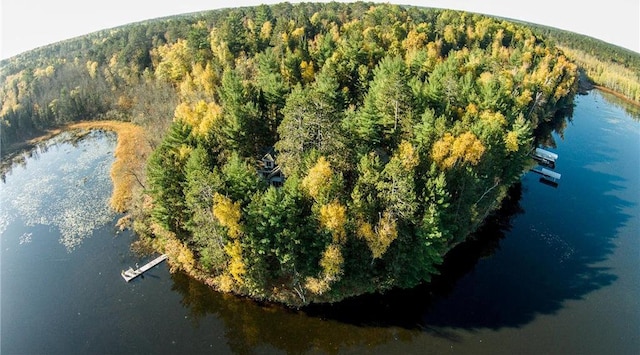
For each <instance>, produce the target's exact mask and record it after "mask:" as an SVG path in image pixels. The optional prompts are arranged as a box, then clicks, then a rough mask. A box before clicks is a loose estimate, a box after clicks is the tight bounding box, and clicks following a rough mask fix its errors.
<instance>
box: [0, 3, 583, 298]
mask: <svg viewBox="0 0 640 355" xmlns="http://www.w3.org/2000/svg"><path fill="white" fill-rule="evenodd" d="M131 40H135V42H129V41H131ZM131 43H134V44H131ZM66 45H68V46H71V47H73V51H71V52H70V53H73V57H72V55H71V54H70V55H67V56H65V57H61V58H60V59H59V60H58V61H57V62H54V63H52V64H50V65H49V64H48V63H49V62H47V61H44V62H43V63H44V64H47V66H38V67H37V68H36V69H30V68H28V67H24V66H23V65H22V64H21V63H20V62H19V61H12V62H10V63H8V65H7V66H6V68H3V75H5V76H4V84H3V88H2V90H3V91H2V97H3V105H2V111H1V112H0V115H1V117H2V124H3V131H2V137H3V138H2V139H3V144H5V142H11V141H15V140H18V139H19V138H20V137H19V135H20V132H22V131H21V128H20V127H21V126H24V125H26V126H30V127H32V128H39V129H42V128H46V127H48V125H52V124H53V123H54V122H58V123H59V122H65V121H67V120H74V119H77V118H96V117H117V118H119V119H123V120H130V121H133V122H134V123H138V124H140V125H142V126H143V127H145V128H146V129H147V130H148V131H149V132H150V134H149V136H150V138H149V140H150V142H151V143H152V145H153V146H154V147H155V152H154V153H153V154H152V155H151V157H150V159H149V161H148V167H147V176H148V178H147V181H146V185H147V189H146V195H145V196H143V197H141V199H142V200H143V202H141V203H140V206H141V207H140V208H141V209H142V210H143V211H144V212H143V213H141V217H140V219H141V220H140V221H139V222H138V224H137V225H138V228H137V229H138V231H139V232H140V233H141V234H143V235H154V236H155V237H156V238H157V239H158V240H165V239H166V238H169V240H171V242H170V243H169V242H166V241H165V242H160V243H158V244H157V245H158V248H160V249H161V248H163V247H164V248H166V246H167V245H174V246H176V248H178V249H180V250H182V251H183V254H184V253H186V252H184V250H188V251H189V252H188V253H187V254H188V255H189V258H187V259H188V260H189V265H188V270H189V271H190V273H191V274H192V275H194V276H197V277H199V278H201V279H203V280H205V281H206V282H207V283H208V284H209V285H211V286H213V287H215V288H217V289H220V290H223V291H230V292H235V293H238V294H243V295H249V296H251V297H255V298H258V299H266V300H271V301H277V302H283V303H286V304H290V305H304V304H308V303H310V302H331V301H336V300H340V299H342V298H344V297H348V296H352V295H358V294H362V293H366V292H381V291H385V290H388V289H390V288H392V287H412V286H414V285H416V284H418V283H419V282H424V281H429V280H430V277H431V275H432V274H433V273H434V272H436V266H437V265H438V264H439V263H440V262H441V260H442V257H443V255H444V254H445V253H446V252H447V251H448V250H450V249H451V248H452V247H453V246H454V245H455V244H457V243H459V242H461V241H463V240H464V239H465V238H466V237H467V236H468V235H469V234H470V233H471V232H473V231H474V230H475V229H476V228H477V227H478V226H479V225H480V224H481V223H482V221H483V220H484V218H485V217H486V216H487V215H488V214H489V213H491V212H492V211H493V210H494V209H496V208H497V207H498V206H499V204H500V202H501V200H502V198H503V197H504V196H505V194H506V191H507V189H508V188H509V186H510V185H511V184H513V183H514V182H515V181H517V180H518V179H519V178H520V176H521V174H522V172H523V171H524V170H525V169H526V168H527V166H528V164H529V163H530V159H529V153H530V151H531V149H532V148H533V146H534V143H535V141H536V140H542V139H544V134H545V133H544V132H548V130H545V129H544V128H545V127H546V126H549V125H551V124H553V123H554V119H555V118H556V117H558V115H562V114H564V113H565V112H567V110H570V109H571V107H572V103H573V96H574V94H575V87H576V85H575V84H576V77H577V67H576V65H575V64H573V63H572V62H571V61H569V60H567V59H566V58H565V56H564V55H563V53H562V51H560V50H559V49H557V48H555V47H554V46H553V45H552V44H551V43H549V42H547V41H546V40H545V38H544V37H541V36H537V35H536V34H535V33H534V32H533V31H532V30H531V29H530V28H528V27H526V26H523V25H518V24H514V23H511V22H507V21H503V20H497V19H492V18H489V17H485V16H481V15H476V14H468V13H463V12H456V11H449V10H433V9H420V8H413V7H400V6H393V5H372V4H366V3H354V4H338V3H330V4H312V3H306V4H298V5H291V4H279V5H274V6H264V5H263V6H259V7H252V8H240V9H230V10H221V11H215V12H208V13H201V14H198V15H195V16H193V17H180V18H174V19H168V20H162V21H156V22H149V23H145V24H139V25H136V26H133V27H131V28H129V29H118V30H114V31H112V32H109V33H107V32H103V33H98V34H94V35H93V36H89V37H87V38H84V39H83V40H82V41H80V43H75V42H74V43H68V44H66ZM60 46H61V48H62V47H64V46H65V44H60ZM52 50H53V49H52ZM34 55H35V54H34ZM26 115H28V117H30V118H29V119H25V118H24V117H26ZM160 123H162V124H160ZM158 127H167V128H161V129H158ZM165 132H166V133H165ZM269 152H270V153H269ZM267 153H269V156H270V157H271V158H273V161H266V162H265V161H263V160H261V158H263V157H266V156H267ZM267 163H268V164H272V163H274V164H275V166H270V165H266V164H267ZM274 174H280V175H277V176H280V177H281V180H277V181H278V183H274V182H273V181H275V180H270V179H271V178H272V177H273V176H274ZM163 238H164V239H163ZM163 245H164V246H163ZM181 248H182V249H181ZM187 254H185V255H187ZM185 260H186V259H185ZM185 269H186V268H185Z"/></svg>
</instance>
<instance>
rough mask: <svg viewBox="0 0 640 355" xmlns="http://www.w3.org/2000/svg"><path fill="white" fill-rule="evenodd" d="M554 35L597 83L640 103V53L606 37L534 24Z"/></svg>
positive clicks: (547, 33) (542, 31) (549, 36)
mask: <svg viewBox="0 0 640 355" xmlns="http://www.w3.org/2000/svg"><path fill="white" fill-rule="evenodd" d="M530 26H531V27H533V28H534V29H535V30H536V32H537V33H540V34H541V35H543V36H545V37H547V38H550V39H552V40H553V41H554V42H556V43H557V45H558V46H559V47H561V48H562V49H563V51H564V52H565V54H566V55H567V56H568V57H569V58H570V59H571V60H573V61H575V62H576V63H577V64H578V65H579V66H580V68H582V69H583V70H584V71H585V73H586V74H587V76H588V78H589V79H590V80H591V81H592V82H593V83H594V84H596V85H600V86H604V87H606V88H608V89H610V90H613V91H615V92H617V93H618V94H620V95H622V96H625V97H627V98H629V99H631V100H633V101H635V102H636V103H638V104H640V54H638V53H636V52H634V51H631V50H628V49H626V48H622V47H618V46H615V45H613V44H610V43H606V42H604V41H601V40H598V39H595V38H592V37H588V36H584V35H580V34H576V33H573V32H569V31H563V30H559V29H556V28H551V27H544V26H539V25H530Z"/></svg>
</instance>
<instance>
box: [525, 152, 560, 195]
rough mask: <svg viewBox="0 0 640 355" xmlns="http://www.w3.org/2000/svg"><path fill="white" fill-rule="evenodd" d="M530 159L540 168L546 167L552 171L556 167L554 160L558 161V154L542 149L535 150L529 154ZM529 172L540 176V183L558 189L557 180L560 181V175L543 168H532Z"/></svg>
mask: <svg viewBox="0 0 640 355" xmlns="http://www.w3.org/2000/svg"><path fill="white" fill-rule="evenodd" d="M531 157H532V158H533V159H534V160H535V161H537V162H538V164H540V165H542V166H546V167H548V168H550V169H554V168H555V167H556V160H557V159H558V154H556V153H553V152H550V151H548V150H545V149H542V148H536V149H535V150H534V151H533V152H532V153H531ZM531 171H532V172H534V173H536V174H540V175H542V177H541V178H540V182H542V183H543V184H546V185H549V186H553V187H558V180H560V178H561V177H562V175H561V174H559V173H556V172H555V171H552V170H549V169H547V168H543V167H538V168H534V169H531Z"/></svg>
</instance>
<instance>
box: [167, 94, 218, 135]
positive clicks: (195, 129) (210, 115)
mask: <svg viewBox="0 0 640 355" xmlns="http://www.w3.org/2000/svg"><path fill="white" fill-rule="evenodd" d="M174 116H175V117H174V119H175V121H177V122H184V123H186V124H188V125H190V126H191V127H192V134H193V135H195V136H197V137H199V138H206V137H207V136H208V135H209V134H210V133H211V132H212V130H213V129H214V127H215V126H216V123H217V122H218V121H219V120H220V119H221V117H222V107H220V106H219V105H218V104H217V103H215V102H208V103H207V102H205V101H204V100H200V101H198V102H197V103H196V104H195V105H190V104H189V103H186V102H183V103H181V104H179V105H178V106H177V107H176V110H175V113H174Z"/></svg>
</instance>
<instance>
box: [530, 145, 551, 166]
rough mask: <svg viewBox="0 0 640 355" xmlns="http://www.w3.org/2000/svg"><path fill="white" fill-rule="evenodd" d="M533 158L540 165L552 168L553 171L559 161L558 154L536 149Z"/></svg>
mask: <svg viewBox="0 0 640 355" xmlns="http://www.w3.org/2000/svg"><path fill="white" fill-rule="evenodd" d="M531 156H532V157H533V159H534V160H536V161H537V162H538V163H540V164H542V165H546V166H548V167H551V168H552V169H553V168H554V167H555V166H556V160H558V154H556V153H553V152H550V151H548V150H544V149H542V148H536V149H535V150H534V151H533V153H532V154H531Z"/></svg>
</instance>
